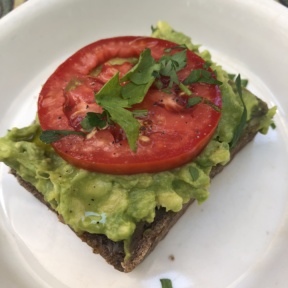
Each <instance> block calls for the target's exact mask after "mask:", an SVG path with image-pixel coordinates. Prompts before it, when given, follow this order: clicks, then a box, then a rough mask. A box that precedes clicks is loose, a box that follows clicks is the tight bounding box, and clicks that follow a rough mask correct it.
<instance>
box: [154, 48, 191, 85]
mask: <svg viewBox="0 0 288 288" xmlns="http://www.w3.org/2000/svg"><path fill="white" fill-rule="evenodd" d="M186 52H187V50H186V49H185V50H183V51H180V52H177V53H175V54H173V55H164V56H162V57H161V58H160V60H159V63H160V70H159V72H158V73H159V76H166V77H169V78H170V82H169V85H168V87H169V88H171V87H172V85H173V83H176V84H179V80H178V76H177V72H178V71H180V70H181V69H183V68H184V67H185V66H186V65H187V56H186Z"/></svg>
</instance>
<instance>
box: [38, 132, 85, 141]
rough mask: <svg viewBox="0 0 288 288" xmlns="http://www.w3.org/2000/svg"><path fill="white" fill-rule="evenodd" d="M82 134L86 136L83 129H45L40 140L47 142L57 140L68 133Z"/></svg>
mask: <svg viewBox="0 0 288 288" xmlns="http://www.w3.org/2000/svg"><path fill="white" fill-rule="evenodd" d="M72 134H74V135H81V136H85V133H83V132H81V131H70V130H45V131H42V133H41V135H40V137H39V138H40V140H41V141H42V142H44V143H46V144H51V143H53V142H56V141H58V140H60V139H62V138H63V137H65V136H67V135H72Z"/></svg>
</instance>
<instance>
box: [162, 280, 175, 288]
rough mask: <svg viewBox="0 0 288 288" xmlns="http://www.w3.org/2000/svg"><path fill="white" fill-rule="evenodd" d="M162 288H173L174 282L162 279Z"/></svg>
mask: <svg viewBox="0 0 288 288" xmlns="http://www.w3.org/2000/svg"><path fill="white" fill-rule="evenodd" d="M160 282H161V286H162V288H173V286H172V281H171V280H170V279H160Z"/></svg>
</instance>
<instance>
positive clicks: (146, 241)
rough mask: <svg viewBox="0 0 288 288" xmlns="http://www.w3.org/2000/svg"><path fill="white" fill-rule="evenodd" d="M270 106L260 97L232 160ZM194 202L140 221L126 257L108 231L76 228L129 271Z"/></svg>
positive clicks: (27, 185) (117, 265) (112, 261)
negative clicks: (255, 110) (99, 231)
mask: <svg viewBox="0 0 288 288" xmlns="http://www.w3.org/2000/svg"><path fill="white" fill-rule="evenodd" d="M267 109H268V108H267V105H266V103H265V102H263V101H262V100H260V99H259V109H258V110H257V111H258V112H257V115H253V118H252V119H251V120H250V121H249V122H248V123H247V125H246V128H245V130H244V132H243V133H242V136H241V137H240V139H239V140H238V142H237V144H236V146H235V147H234V148H233V149H232V150H231V159H230V161H229V163H230V162H231V160H232V159H233V158H234V157H235V155H236V154H237V153H238V152H239V151H240V150H241V149H242V148H243V147H244V146H246V145H247V144H248V143H249V142H250V141H251V140H253V138H254V137H255V136H256V134H257V133H258V122H259V121H257V118H258V117H261V116H263V115H264V114H266V112H267ZM229 163H228V164H229ZM228 164H226V165H224V166H223V165H217V166H215V167H213V168H212V170H211V173H210V178H213V177H215V176H216V175H217V174H218V173H220V172H221V171H222V170H223V169H224V168H225V167H226V166H227V165H228ZM11 173H12V174H13V175H15V176H16V177H17V179H18V181H19V183H20V184H21V185H22V186H23V187H24V188H25V189H26V190H28V191H30V192H31V193H32V194H33V195H34V196H35V197H36V198H37V199H38V200H40V201H41V202H42V203H44V204H45V205H46V206H47V207H48V208H49V209H51V210H52V211H54V210H53V209H52V207H51V206H50V205H49V203H47V202H45V200H44V197H43V195H42V194H41V193H40V192H39V191H37V189H36V188H35V187H34V186H32V185H31V184H30V183H28V182H26V181H24V180H23V179H22V178H21V177H20V176H19V175H18V174H17V172H16V171H15V170H11ZM193 202H194V199H191V200H190V201H189V202H188V203H187V204H185V205H184V206H183V208H182V209H181V210H180V211H179V212H177V213H175V212H172V211H168V212H166V211H165V209H164V208H160V209H157V210H156V216H155V219H154V221H153V222H152V223H146V222H140V223H138V224H137V228H136V230H135V232H134V234H133V237H132V239H131V244H130V249H129V250H130V253H131V256H130V257H129V258H128V259H126V260H125V251H124V244H123V241H119V242H114V241H112V240H110V239H108V238H107V237H106V236H105V235H100V234H91V233H88V232H84V233H83V234H81V235H79V234H77V233H76V232H75V233H76V234H77V235H78V236H79V237H80V238H81V239H82V241H83V242H85V243H87V244H88V245H89V246H91V247H92V249H93V252H94V253H96V254H100V255H101V256H102V257H103V258H104V259H105V260H106V261H107V262H108V263H109V264H111V265H113V266H114V268H115V269H117V270H119V271H121V272H130V271H132V270H133V269H134V268H135V267H137V266H138V265H139V264H140V263H141V262H142V261H143V260H144V259H145V257H147V256H148V255H149V254H150V253H151V252H152V251H153V249H154V248H155V247H156V245H157V244H158V243H159V242H160V241H161V240H162V239H163V238H164V237H165V236H166V234H167V233H168V232H169V230H170V229H171V227H172V226H173V225H174V224H175V223H176V222H177V221H178V219H179V218H180V217H181V216H182V215H183V214H184V213H185V211H186V210H187V209H188V207H189V206H190V205H191V204H192V203H193ZM54 212H55V211H54ZM56 213H57V212H56ZM58 218H59V220H60V221H62V219H61V217H60V216H59V215H58ZM62 222H63V221H62Z"/></svg>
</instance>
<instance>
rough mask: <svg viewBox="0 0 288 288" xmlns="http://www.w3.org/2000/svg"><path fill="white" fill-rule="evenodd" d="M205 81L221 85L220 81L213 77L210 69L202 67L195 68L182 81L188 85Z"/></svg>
mask: <svg viewBox="0 0 288 288" xmlns="http://www.w3.org/2000/svg"><path fill="white" fill-rule="evenodd" d="M197 82H200V83H207V84H215V85H221V84H222V82H220V81H218V80H217V79H215V78H213V74H212V73H211V72H210V71H207V70H204V69H195V70H193V71H192V72H191V73H190V74H189V76H188V77H187V78H186V79H185V80H184V81H183V84H185V85H189V84H193V83H197Z"/></svg>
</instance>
